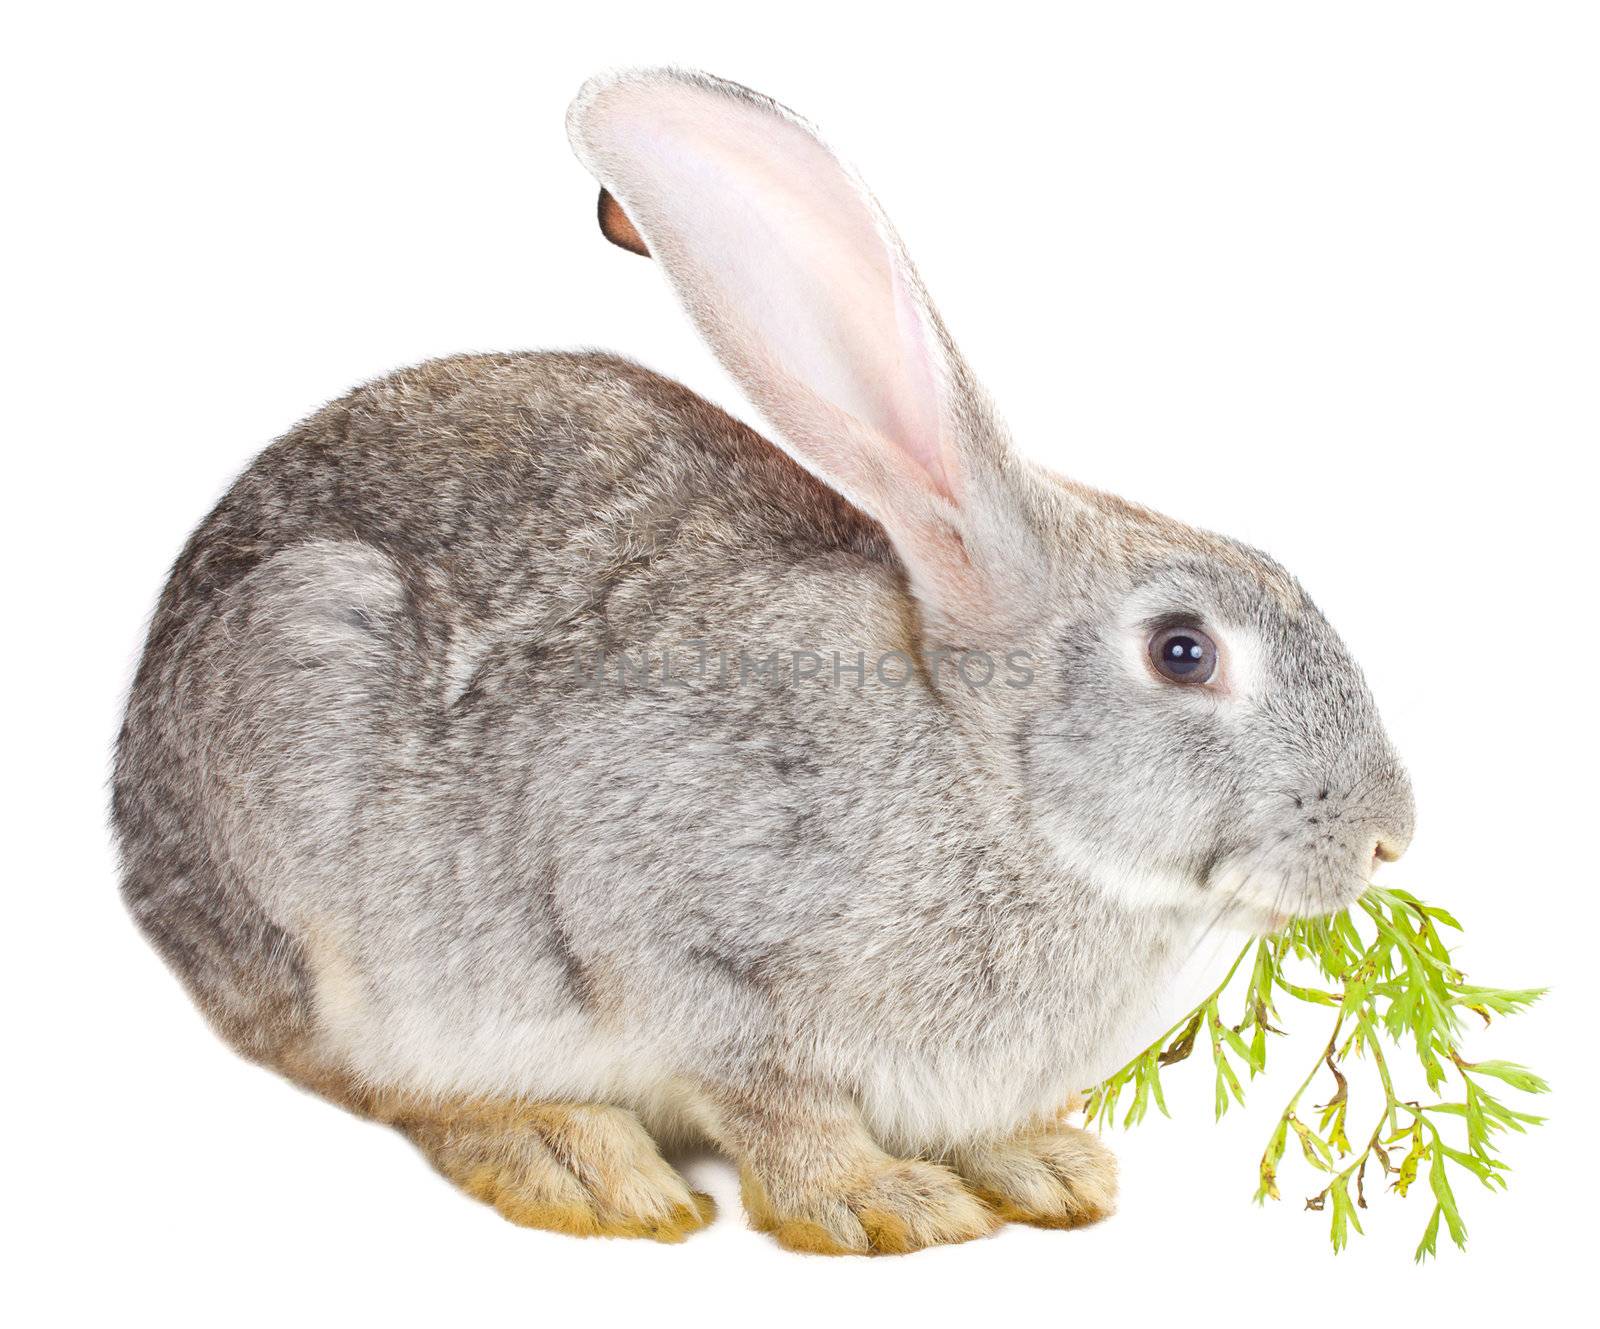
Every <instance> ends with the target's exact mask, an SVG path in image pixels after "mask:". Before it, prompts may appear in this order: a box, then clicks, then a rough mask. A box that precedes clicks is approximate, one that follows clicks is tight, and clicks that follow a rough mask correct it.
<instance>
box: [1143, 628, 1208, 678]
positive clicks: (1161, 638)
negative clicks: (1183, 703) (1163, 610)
mask: <svg viewBox="0 0 1600 1329" xmlns="http://www.w3.org/2000/svg"><path fill="white" fill-rule="evenodd" d="M1150 663H1151V664H1153V665H1154V666H1155V668H1156V673H1158V674H1160V675H1161V677H1162V678H1164V679H1166V680H1167V682H1169V683H1184V684H1195V683H1209V682H1210V681H1211V676H1212V675H1213V674H1215V673H1216V672H1217V643H1216V642H1214V641H1212V640H1211V638H1210V637H1208V636H1206V634H1205V633H1204V632H1202V631H1200V629H1199V628H1196V627H1187V626H1185V627H1171V628H1158V629H1157V630H1156V631H1155V632H1154V633H1152V634H1151V637H1150Z"/></svg>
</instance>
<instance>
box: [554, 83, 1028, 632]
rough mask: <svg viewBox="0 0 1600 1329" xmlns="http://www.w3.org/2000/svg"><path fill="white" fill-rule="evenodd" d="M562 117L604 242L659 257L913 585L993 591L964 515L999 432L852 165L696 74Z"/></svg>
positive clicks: (777, 422)
mask: <svg viewBox="0 0 1600 1329" xmlns="http://www.w3.org/2000/svg"><path fill="white" fill-rule="evenodd" d="M567 129H568V133H569V135H570V136H571V139H572V142H573V146H574V148H575V149H576V151H577V153H578V155H579V157H581V158H582V159H583V161H584V163H585V165H587V166H588V167H589V169H590V170H591V171H592V172H593V173H594V174H595V176H596V177H597V178H598V179H599V181H600V183H601V185H602V186H603V189H604V191H605V194H604V195H603V197H602V202H601V211H602V229H604V230H605V233H606V235H607V237H608V238H609V239H611V240H613V241H614V242H616V243H620V244H623V245H624V246H625V247H627V248H631V249H635V250H636V251H643V252H647V253H648V254H650V255H651V256H652V257H654V258H655V259H656V260H657V261H658V262H659V263H660V265H661V266H662V268H663V269H664V270H665V272H666V274H667V277H668V278H669V280H670V281H671V283H672V285H673V287H674V288H675V289H676V291H677V293H678V295H679V297H680V298H681V299H682V301H683V303H684V305H685V307H686V308H687V309H688V311H689V314H690V316H691V317H692V318H693V319H694V321H695V323H696V324H697V325H698V327H699V328H700V331H701V332H702V333H703V334H704V336H705V337H706V339H707V340H708V341H709V342H710V344H711V346H712V348H713V350H715V351H716V353H717V356H718V358H719V359H720V360H721V361H722V363H723V364H724V365H725V366H726V367H727V369H728V370H729V371H730V372H731V373H732V374H733V376H734V377H735V378H736V379H737V380H738V381H739V383H740V384H741V386H742V387H744V389H745V390H746V391H747V392H748V393H749V394H750V397H751V398H752V400H754V401H755V403H756V404H757V405H758V406H759V407H760V408H761V409H762V411H763V412H764V413H765V414H766V415H767V417H768V418H769V419H770V421H771V422H772V424H773V425H774V427H775V428H776V430H777V432H778V435H779V438H780V441H781V442H782V443H783V445H784V447H785V448H786V449H787V450H788V451H789V452H790V453H791V455H793V456H794V457H795V459H796V460H798V461H799V462H800V463H801V464H802V465H803V466H805V467H806V468H807V469H808V470H810V471H811V472H812V473H813V474H815V475H817V476H819V477H820V478H822V479H823V480H825V481H826V482H827V483H828V484H829V485H831V486H832V487H833V488H834V489H836V490H838V491H839V492H840V493H842V494H843V495H844V496H845V497H846V498H848V499H850V500H851V501H852V502H854V503H855V504H856V505H857V506H859V507H861V508H862V509H863V510H865V511H866V512H868V513H869V514H871V515H872V516H873V517H875V518H877V519H878V520H879V521H880V522H882V524H883V525H884V527H885V528H886V529H887V530H888V532H889V534H890V536H891V538H892V539H894V541H895V543H896V546H897V547H898V548H899V550H900V552H901V554H902V557H903V558H904V559H905V562H906V564H907V567H908V569H909V571H910V573H911V575H912V578H913V583H914V585H915V586H916V588H917V590H918V592H919V594H923V595H927V594H932V595H933V596H934V598H937V599H941V600H947V601H948V600H950V599H951V598H952V597H960V598H970V597H971V596H973V595H977V596H979V597H981V598H983V599H985V600H989V601H990V602H992V601H993V598H994V596H995V594H996V589H997V588H995V587H994V586H993V585H988V586H980V585H978V584H976V581H978V580H981V579H980V578H978V577H977V574H976V571H975V566H974V564H975V555H976V554H977V553H978V552H979V551H977V550H975V549H974V548H973V540H974V537H975V536H977V535H978V533H979V532H978V530H976V529H974V522H973V521H972V520H969V518H972V517H973V516H975V515H976V513H975V511H974V510H975V509H978V508H985V507H988V508H992V507H993V504H992V503H987V502H985V501H984V497H983V495H982V494H980V493H979V492H977V491H978V490H980V489H982V488H983V487H984V485H983V478H982V477H983V474H984V473H985V472H986V471H989V470H992V469H994V468H995V467H996V466H997V465H998V464H999V463H1000V461H1001V459H1002V456H1003V454H1004V452H1005V445H1004V443H1003V440H1002V436H1001V433H1000V431H999V429H998V428H997V427H996V426H995V424H994V421H993V418H992V415H991V413H990V410H989V407H988V403H987V399H986V398H985V397H984V396H983V394H982V393H981V391H979V390H978V389H977V388H976V386H975V385H974V383H973V380H972V378H971V375H970V373H969V371H968V370H967V369H966V367H965V366H964V365H963V364H962V362H961V361H960V358H959V357H958V355H957V354H956V352H955V349H954V347H953V345H952V344H951V342H950V340H949V338H948V336H947V335H946V333H945V331H944V328H943V326H942V324H941V323H940V321H939V318H938V315H937V314H936V313H935V312H934V310H933V307H932V305H931V304H930V303H929V301H928V299H927V296H926V294H925V293H924V291H923V288H922V284H921V282H920V281H919V280H918V278H917V274H916V271H915V269H914V268H913V267H912V266H911V263H910V260H909V259H908V258H907V257H906V255H905V253H904V251H903V250H902V248H901V246H900V242H899V240H898V238H897V237H896V236H895V234H894V231H893V229H892V228H891V227H890V226H889V224H888V222H887V221H886V220H885V219H884V217H883V215H882V214H881V213H880V212H879V210H878V207H877V205H876V203H875V202H874V201H873V199H872V196H871V195H870V194H869V193H868V192H867V191H866V189H865V188H864V187H863V186H862V185H861V184H860V183H859V182H858V181H857V180H856V178H855V177H854V176H853V175H852V174H851V172H850V171H849V170H848V169H847V168H845V167H844V166H842V165H841V164H840V162H839V161H838V160H837V159H836V158H835V157H834V156H833V154H832V153H831V152H829V150H828V149H827V148H826V147H825V146H824V145H823V144H822V142H821V141H820V140H819V139H818V138H817V136H816V135H815V133H813V132H812V130H811V129H810V128H809V127H808V126H807V125H805V124H804V123H803V122H802V121H800V120H799V119H798V118H797V117H795V116H794V115H793V114H791V113H790V112H789V111H787V110H785V109H784V108H783V107H781V106H779V105H777V103H775V102H772V101H770V100H768V99H767V98H765V97H762V96H760V95H759V94H757V93H754V92H751V91H750V90H749V89H747V88H742V87H739V86H738V85H736V84H732V83H725V82H723V81H721V80H719V79H713V78H710V77H708V76H705V75H701V74H689V73H683V72H679V71H674V70H650V71H642V72H636V73H627V74H621V75H616V76H605V77H601V78H597V79H594V80H591V81H590V82H589V83H588V84H587V85H585V87H584V89H583V90H582V92H580V93H579V95H578V98H577V100H576V101H575V102H574V103H573V105H572V108H571V110H570V111H569V112H568V117H567ZM994 515H995V514H994V513H993V512H992V511H991V512H989V513H987V514H986V516H988V517H991V518H992V517H993V516H994ZM986 524H988V523H987V522H986V521H985V522H980V523H978V525H986ZM946 607H948V608H950V609H956V608H957V606H956V605H955V604H953V603H951V604H948V605H947V606H946ZM963 616H965V615H963Z"/></svg>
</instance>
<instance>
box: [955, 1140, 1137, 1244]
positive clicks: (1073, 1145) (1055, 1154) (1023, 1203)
mask: <svg viewBox="0 0 1600 1329" xmlns="http://www.w3.org/2000/svg"><path fill="white" fill-rule="evenodd" d="M946 1162H948V1163H949V1165H950V1166H951V1167H952V1168H954V1169H955V1171H957V1172H958V1173H960V1174H961V1176H962V1177H964V1178H965V1179H966V1180H967V1182H968V1184H969V1185H971V1186H972V1188H973V1190H975V1191H976V1192H977V1193H978V1194H979V1195H981V1196H982V1197H983V1198H984V1200H985V1201H986V1202H987V1203H988V1204H989V1206H990V1207H991V1208H993V1209H994V1211H995V1213H996V1214H998V1215H999V1216H1000V1217H1001V1218H1003V1219H1005V1220H1006V1221H1007V1222H1009V1223H1031V1224H1033V1225H1034V1226H1035V1227H1053V1228H1073V1227H1084V1226H1087V1225H1088V1224H1090V1223H1095V1222H1098V1221H1099V1220H1100V1219H1102V1218H1105V1217H1108V1216H1109V1215H1110V1214H1111V1213H1112V1212H1113V1211H1114V1210H1115V1208H1116V1199H1117V1160H1116V1158H1115V1157H1114V1156H1113V1155H1112V1153H1111V1151H1110V1150H1109V1149H1107V1148H1106V1147H1105V1145H1103V1144H1101V1143H1100V1140H1099V1139H1098V1137H1096V1136H1095V1135H1093V1134H1091V1133H1090V1132H1089V1131H1086V1130H1082V1129H1080V1128H1079V1127H1077V1126H1069V1125H1067V1124H1066V1123H1065V1122H1062V1121H1054V1122H1050V1123H1047V1124H1041V1125H1038V1126H1034V1127H1030V1128H1028V1129H1025V1130H1022V1131H1019V1132H1018V1133H1017V1134H1015V1135H1013V1136H1011V1137H1009V1138H1007V1139H1004V1140H998V1141H995V1142H993V1143H990V1144H982V1145H972V1146H968V1147H966V1148H963V1149H961V1150H958V1151H956V1152H955V1153H953V1154H952V1155H951V1156H950V1157H949V1158H948V1159H946Z"/></svg>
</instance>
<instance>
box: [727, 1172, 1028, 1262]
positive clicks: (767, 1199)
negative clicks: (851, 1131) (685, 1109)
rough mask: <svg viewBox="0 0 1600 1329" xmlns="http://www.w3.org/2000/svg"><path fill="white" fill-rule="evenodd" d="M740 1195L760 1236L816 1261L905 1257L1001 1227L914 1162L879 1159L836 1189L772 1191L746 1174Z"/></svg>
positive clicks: (945, 1179) (956, 1187)
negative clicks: (831, 1257) (822, 1258)
mask: <svg viewBox="0 0 1600 1329" xmlns="http://www.w3.org/2000/svg"><path fill="white" fill-rule="evenodd" d="M740 1193H741V1195H742V1196H743V1198H744V1207H745V1209H746V1211H747V1212H748V1213H749V1215H750V1221H751V1223H752V1224H753V1225H754V1226H755V1228H756V1230H757V1231H760V1232H768V1233H770V1234H771V1235H772V1236H773V1238H774V1239H775V1240H776V1241H777V1242H778V1244H779V1245H780V1246H783V1247H784V1248H785V1249H787V1250H792V1251H804V1252H807V1253H809V1254H813V1255H904V1254H907V1253H909V1252H911V1251H918V1250H922V1249H924V1248H926V1247H928V1246H942V1245H947V1244H951V1243H954V1242H961V1241H971V1240H973V1239H974V1238H976V1237H986V1236H988V1235H989V1234H990V1233H991V1232H993V1231H994V1230H995V1229H996V1228H998V1227H999V1226H1000V1220H999V1219H998V1218H997V1217H996V1216H995V1214H993V1213H992V1212H991V1211H990V1210H989V1208H988V1207H987V1206H986V1205H985V1204H984V1203H983V1202H982V1201H981V1200H979V1199H978V1197H977V1196H976V1195H974V1194H973V1193H972V1192H971V1191H970V1190H969V1189H968V1188H967V1187H966V1186H965V1185H964V1184H963V1183H962V1181H961V1178H960V1177H958V1176H956V1174H955V1173H954V1172H951V1171H950V1170H949V1169H948V1168H944V1167H940V1166H939V1165H938V1164H936V1163H923V1162H919V1161H917V1160H914V1159H899V1158H889V1157H888V1156H884V1157H883V1159H882V1161H881V1162H878V1161H874V1162H872V1163H871V1164H869V1165H868V1166H866V1167H864V1168H863V1169H861V1170H860V1171H859V1172H857V1173H856V1174H855V1175H853V1176H852V1177H849V1178H847V1179H844V1180H841V1181H840V1182H838V1183H836V1184H835V1185H832V1186H828V1187H811V1188H806V1189H796V1188H779V1187H771V1188H769V1187H768V1185H767V1184H765V1183H764V1182H763V1181H762V1180H761V1179H760V1178H758V1177H757V1176H756V1175H755V1174H754V1173H753V1172H751V1171H750V1169H749V1168H743V1169H741V1170H740ZM775 1194H776V1196H777V1198H776V1199H775V1198H774V1195H775Z"/></svg>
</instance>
